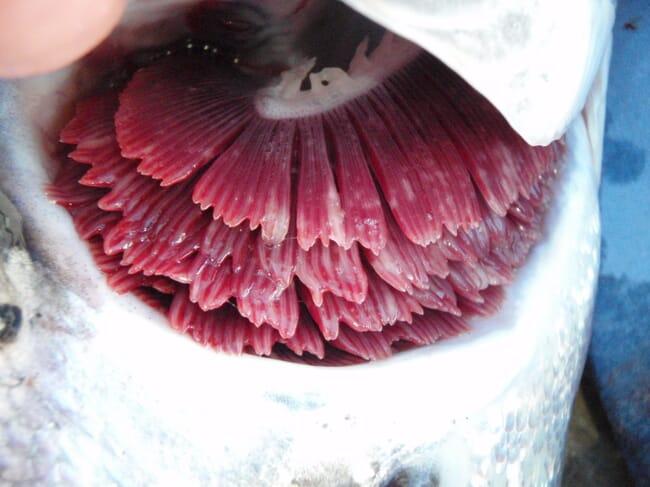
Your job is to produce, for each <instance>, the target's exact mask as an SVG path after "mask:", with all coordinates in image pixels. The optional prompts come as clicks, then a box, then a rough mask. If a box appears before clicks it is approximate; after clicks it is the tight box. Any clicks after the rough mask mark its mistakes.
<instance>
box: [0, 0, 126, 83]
mask: <svg viewBox="0 0 650 487" xmlns="http://www.w3.org/2000/svg"><path fill="white" fill-rule="evenodd" d="M125 6H126V0H67V1H65V2H61V1H60V0H29V1H25V0H3V2H2V3H0V76H2V77H21V76H29V75H34V74H41V73H45V72H48V71H52V70H55V69H57V68H60V67H62V66H65V65H66V64H69V63H71V62H73V61H74V60H76V59H78V58H79V57H81V56H83V55H84V54H86V53H87V52H88V51H90V50H91V49H92V48H93V47H95V46H97V44H99V43H100V42H101V41H102V40H103V39H104V38H105V37H106V36H108V34H110V32H111V31H112V30H113V28H114V27H115V25H117V23H118V22H119V19H120V17H121V16H122V14H123V12H124V9H125Z"/></svg>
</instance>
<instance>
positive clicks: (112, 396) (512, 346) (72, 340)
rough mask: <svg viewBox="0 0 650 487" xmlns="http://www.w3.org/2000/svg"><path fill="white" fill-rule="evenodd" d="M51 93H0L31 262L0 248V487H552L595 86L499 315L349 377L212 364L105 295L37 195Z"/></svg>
mask: <svg viewBox="0 0 650 487" xmlns="http://www.w3.org/2000/svg"><path fill="white" fill-rule="evenodd" d="M607 65H608V59H606V57H605V58H604V59H603V61H602V63H601V74H603V76H604V79H606V72H607ZM60 76H61V82H60V83H59V84H58V86H63V87H65V86H67V84H66V83H69V79H70V78H68V77H66V76H63V75H60ZM47 84H48V83H46V82H44V81H38V80H36V81H35V80H31V81H30V82H26V83H25V84H20V83H19V84H17V85H4V86H3V87H2V90H3V91H2V92H1V94H2V100H3V106H2V110H3V112H2V113H1V114H0V120H2V124H3V125H2V126H3V128H4V131H3V133H2V137H3V140H2V145H3V149H6V150H4V151H3V153H4V155H3V160H2V167H1V170H2V180H3V187H2V189H3V191H5V192H6V193H7V194H9V195H10V197H11V199H12V200H13V201H14V203H15V204H16V206H17V207H18V210H19V211H20V213H21V214H22V215H23V216H24V218H25V228H26V233H27V235H28V240H29V244H30V251H31V255H28V254H27V253H26V252H24V251H22V250H20V249H19V248H16V247H14V248H11V249H10V250H8V251H7V252H6V255H7V260H6V262H7V263H6V265H5V266H4V276H2V277H0V279H3V281H0V282H3V284H4V283H5V282H6V283H7V286H0V289H2V290H3V291H1V292H3V293H7V294H5V295H3V296H1V297H2V299H3V301H7V302H11V303H16V304H18V305H19V306H20V307H21V309H22V310H23V313H24V316H25V317H26V322H29V323H30V325H29V326H23V329H22V330H21V332H20V333H19V335H18V338H17V341H16V342H14V343H13V344H11V345H5V346H3V349H2V352H1V354H0V360H2V367H1V368H2V370H3V371H5V373H4V374H3V375H4V380H3V385H2V387H3V388H5V390H6V391H7V395H6V397H7V398H8V399H7V400H6V401H3V403H2V411H3V413H2V417H3V419H5V421H4V422H3V428H4V430H3V433H4V435H5V438H6V440H4V441H5V442H4V443H3V444H1V445H0V454H1V457H2V459H3V462H4V464H6V465H8V467H7V468H6V469H4V470H3V472H2V475H3V480H9V481H24V480H34V481H40V482H42V483H53V482H59V483H65V484H70V485H87V484H89V483H91V484H92V483H97V482H100V481H103V480H105V481H106V482H109V481H113V482H114V481H117V483H127V484H129V483H138V484H139V483H156V484H166V483H169V484H170V485H171V484H174V483H176V484H178V483H181V482H183V483H187V482H188V481H189V482H190V483H191V482H192V481H194V483H201V482H203V483H219V484H226V485H228V484H235V485H236V484H256V485H288V484H291V483H292V482H295V483H298V484H300V483H301V482H303V483H306V482H312V483H316V484H318V483H319V482H320V483H322V484H332V482H333V481H338V482H340V483H341V484H346V483H352V482H356V483H358V484H361V485H383V484H386V483H389V482H390V481H391V480H396V479H399V478H403V477H405V478H410V479H422V482H423V483H426V482H430V483H434V482H435V480H437V481H438V482H439V485H442V486H446V485H468V484H470V482H473V483H474V484H475V485H483V484H484V485H487V484H488V483H489V482H491V481H492V482H498V481H500V480H503V479H506V478H508V479H515V480H513V482H514V483H517V480H516V479H526V480H529V479H530V481H533V483H535V484H539V485H554V484H557V482H558V481H559V472H560V468H561V451H562V447H563V436H564V432H565V431H566V424H567V420H568V414H569V407H570V404H571V399H572V397H573V395H574V393H575V387H576V383H577V380H578V377H579V372H580V370H581V368H582V363H583V360H584V353H585V348H586V343H587V339H588V334H589V322H590V319H589V318H590V313H591V308H592V304H593V293H594V288H595V279H596V275H597V266H598V245H599V224H598V216H597V202H596V192H597V179H598V177H597V171H596V167H597V165H598V164H597V150H598V147H599V146H600V144H601V143H602V131H601V132H600V135H599V133H598V127H602V113H601V114H600V115H599V110H598V106H602V104H603V103H604V101H603V100H604V92H605V87H604V86H603V83H602V82H601V84H600V85H598V83H596V84H595V85H594V91H593V92H592V93H591V94H590V95H589V100H591V101H590V102H589V103H588V104H587V106H586V107H585V110H584V112H583V113H584V114H585V115H584V116H583V115H582V114H579V115H577V116H576V117H575V118H574V120H573V122H572V124H571V127H570V129H569V131H568V133H567V137H568V147H569V148H570V149H569V156H568V157H569V159H570V161H568V162H567V164H566V169H565V170H564V171H565V173H564V174H563V176H562V180H561V182H560V183H559V187H558V190H557V192H558V196H557V197H556V200H555V203H554V206H553V209H552V210H551V213H550V214H549V216H548V218H547V220H548V223H547V227H546V232H547V238H546V239H545V240H544V242H542V243H541V244H539V245H538V246H537V247H536V248H535V250H534V252H533V254H532V255H531V257H530V259H529V262H528V263H527V264H526V266H525V267H524V268H523V269H522V270H521V271H520V273H519V276H518V279H517V282H516V283H515V284H514V285H513V286H511V287H510V288H509V289H508V299H507V302H506V305H505V306H504V307H503V308H502V310H501V311H500V312H499V313H498V314H497V315H495V316H493V317H492V318H490V319H489V321H482V322H480V323H479V322H477V323H475V324H474V327H475V330H474V331H473V332H472V333H471V334H470V335H468V336H463V337H459V338H456V339H453V340H450V341H447V342H444V343H441V344H438V345H435V346H433V347H426V348H422V349H418V350H413V351H410V352H403V353H402V354H399V355H397V356H396V357H394V358H392V359H390V360H388V361H384V362H377V363H372V364H364V365H358V366H354V367H346V368H314V367H305V366H301V365H296V364H289V363H284V362H279V361H270V360H265V359H260V358H257V357H249V356H242V357H232V356H226V355H215V354H214V353H213V352H212V351H211V350H206V349H200V348H198V347H197V346H196V345H195V344H193V343H191V342H190V341H189V340H185V339H182V338H179V337H178V336H177V335H176V334H174V333H173V332H171V331H169V329H168V328H167V326H166V325H165V323H164V319H163V318H162V316H160V315H158V314H157V313H156V312H154V311H152V310H151V309H149V308H148V307H146V306H144V305H143V304H142V303H140V302H139V301H137V300H136V299H134V298H133V297H130V296H120V297H117V296H115V295H114V294H113V293H112V292H111V291H110V290H109V289H108V288H107V287H106V286H105V285H104V281H103V278H102V276H101V275H100V274H99V273H98V271H97V270H96V268H95V266H94V264H93V263H92V259H91V258H90V255H89V254H88V251H87V249H86V248H85V246H84V245H83V244H81V243H80V242H78V241H72V239H71V236H72V235H74V229H73V228H72V225H71V223H70V221H69V219H68V218H67V215H66V213H65V212H64V211H63V210H61V209H59V208H56V207H54V206H53V205H52V204H51V202H49V201H48V200H47V199H46V197H45V196H43V193H42V191H41V190H40V188H41V185H42V184H44V183H46V182H47V181H48V180H49V177H50V174H48V167H47V165H43V164H42V161H43V160H47V159H48V158H49V157H50V156H51V154H50V153H49V152H48V149H47V147H46V146H44V145H43V144H41V143H39V140H40V139H41V136H42V130H41V128H42V127H38V126H34V125H32V124H30V123H26V124H24V125H23V124H21V123H20V119H23V120H26V119H29V118H30V117H28V116H26V114H25V113H23V112H22V110H23V108H26V109H27V111H29V110H28V107H30V106H31V107H34V109H36V107H38V103H37V100H38V96H39V95H38V93H42V92H41V91H40V90H42V89H48V88H43V86H44V85H47ZM64 98H65V97H62V100H64ZM25 100H27V102H25ZM30 100H31V101H30ZM23 103H27V105H23ZM62 104H63V101H62ZM57 113H58V112H57V111H53V116H52V118H51V119H50V121H49V122H47V123H45V122H44V125H47V124H48V123H52V124H56V118H57V117H56V114H57ZM590 113H591V114H592V115H590V116H589V115H587V114H590ZM599 117H600V118H599ZM8 120H11V121H12V123H11V124H9V123H8ZM16 121H18V123H15V122H16ZM590 127H591V128H590ZM599 137H600V139H599ZM18 161H20V162H18ZM16 164H20V167H21V173H20V174H17V172H16V171H15V168H16ZM8 181H11V183H10V184H7V182H8ZM560 276H561V277H560ZM5 290H9V291H5ZM34 452H36V453H34ZM161 459H165V461H164V462H161V461H160V460H161ZM534 480H538V482H535V481H534ZM414 481H415V480H414ZM481 482H483V484H482V483H481Z"/></svg>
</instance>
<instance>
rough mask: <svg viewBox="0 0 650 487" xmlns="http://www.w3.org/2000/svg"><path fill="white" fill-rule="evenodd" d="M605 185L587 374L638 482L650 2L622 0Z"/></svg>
mask: <svg viewBox="0 0 650 487" xmlns="http://www.w3.org/2000/svg"><path fill="white" fill-rule="evenodd" d="M607 103H608V105H607V118H606V129H605V146H604V157H603V172H602V178H603V179H602V186H601V194H600V201H601V214H602V228H603V241H602V244H603V246H602V264H601V271H600V280H599V286H598V296H597V301H596V309H595V313H594V324H593V337H592V343H591V347H590V351H589V360H588V364H587V377H589V378H590V379H591V380H592V381H593V382H594V383H595V385H596V387H597V389H598V392H599V394H600V399H601V401H602V404H603V407H604V408H605V411H606V413H607V415H608V419H609V422H610V424H611V426H612V429H613V432H614V435H615V437H616V440H617V442H618V444H619V446H620V447H621V449H622V450H623V453H624V455H625V457H626V460H627V463H628V467H629V470H630V473H631V474H632V476H633V477H634V478H635V480H636V481H637V484H638V485H642V486H646V485H650V333H649V330H650V167H648V158H649V155H650V2H648V0H621V1H619V4H618V8H617V19H616V24H615V27H614V48H613V52H612V61H611V67H610V77H609V92H608V99H607Z"/></svg>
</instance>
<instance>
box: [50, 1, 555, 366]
mask: <svg viewBox="0 0 650 487" xmlns="http://www.w3.org/2000/svg"><path fill="white" fill-rule="evenodd" d="M327 5H328V8H322V7H318V6H313V4H312V2H299V3H298V4H297V5H296V8H295V9H292V10H290V11H289V12H283V13H282V14H281V15H280V14H278V13H277V12H269V11H266V10H264V9H261V8H259V7H252V6H250V5H248V4H246V5H243V4H240V3H231V2H226V3H224V2H203V3H201V4H199V5H198V6H194V7H192V8H189V9H186V10H184V11H183V15H182V19H183V23H184V25H185V26H186V32H184V35H183V38H182V39H179V40H176V41H173V42H171V43H169V44H165V45H164V46H161V47H160V48H155V49H151V48H148V49H146V50H141V51H135V52H131V53H129V54H128V55H126V56H125V57H124V58H123V60H122V61H121V62H120V63H118V64H119V65H118V66H116V67H115V69H114V70H113V72H112V73H111V74H110V75H109V76H103V77H102V78H101V80H102V81H100V82H98V83H97V84H96V86H94V88H93V90H92V92H93V93H92V95H90V96H86V95H84V96H81V97H80V98H79V100H78V101H77V103H76V111H75V115H74V117H73V118H72V119H71V120H70V121H69V122H68V123H67V125H66V126H65V127H64V129H63V130H62V132H61V137H60V138H61V142H62V143H64V144H68V145H69V146H70V150H69V155H68V157H66V158H65V159H64V160H63V161H62V162H61V167H60V170H59V173H58V176H57V177H56V179H55V181H54V182H53V183H52V184H51V185H50V186H49V187H48V188H47V191H48V193H49V195H50V197H51V198H52V199H53V200H54V201H56V202H57V203H58V204H59V205H61V206H63V207H65V208H66V209H67V210H68V212H69V213H70V215H71V216H72V219H73V222H74V224H75V227H76V229H77V232H78V234H79V236H80V237H81V238H82V239H84V240H86V241H87V242H88V244H89V246H90V249H91V252H92V254H93V256H94V258H95V260H96V263H97V265H98V267H99V268H100V269H101V270H102V272H103V273H104V274H105V275H106V277H107V281H108V283H109V285H110V286H111V287H112V288H113V289H114V290H115V291H116V292H118V293H127V292H132V293H135V294H136V295H138V296H139V297H140V298H141V299H143V300H144V301H145V302H147V303H149V304H151V305H152V306H154V307H156V308H157V309H159V310H160V311H161V312H163V313H165V314H166V315H167V316H168V319H169V323H170V325H171V326H172V327H173V328H175V329H177V330H178V331H179V332H181V333H185V334H188V335H189V336H191V337H192V338H193V339H194V340H196V341H197V342H199V343H201V344H203V345H209V346H211V347H213V348H215V349H217V350H220V351H224V352H228V353H245V352H246V353H255V354H258V355H264V356H271V357H275V358H281V359H285V360H291V361H299V362H305V363H311V364H327V365H343V364H351V363H357V362H359V361H364V360H376V359H382V358H386V357H389V356H390V355H392V354H393V353H395V352H399V351H401V350H404V349H408V348H411V347H414V346H422V345H428V344H431V343H433V342H435V341H437V340H440V339H443V338H449V337H453V336H456V335H458V334H460V333H465V332H468V331H470V329H471V327H470V325H471V323H470V321H471V320H472V319H473V318H474V317H477V316H488V315H491V314H493V313H494V312H496V310H497V309H498V307H499V305H500V303H501V301H502V300H503V298H504V289H503V288H504V286H506V285H507V284H509V283H510V282H512V281H513V279H514V277H515V272H516V270H517V269H518V268H519V267H521V266H522V265H523V263H524V261H525V258H526V255H527V254H528V252H529V250H530V248H531V247H532V246H533V245H534V244H535V242H537V241H538V240H540V238H541V237H542V227H543V219H544V214H545V212H546V210H547V208H548V206H549V203H550V200H551V198H552V186H553V180H554V179H555V177H556V175H557V173H558V170H559V169H560V161H561V159H562V156H563V154H564V142H563V141H562V140H560V141H557V142H554V143H553V144H551V145H549V146H547V147H531V146H529V145H528V144H526V143H525V142H524V141H523V139H522V138H521V137H519V135H517V133H516V132H515V131H514V130H512V129H511V128H510V126H509V125H508V124H507V122H506V121H505V120H504V119H503V117H502V116H501V115H500V114H499V113H498V111H497V110H496V109H495V108H494V107H493V106H492V105H491V104H490V103H489V102H488V101H486V100H485V99H484V98H483V97H482V96H481V95H479V94H478V93H477V92H476V91H474V90H473V89H472V88H471V87H470V86H469V85H468V84H466V83H465V82H464V81H463V80H462V79H461V78H459V77H458V76H457V75H455V74H454V73H453V72H452V71H451V70H449V69H448V68H446V67H445V66H444V65H443V64H442V63H441V62H439V61H438V60H436V59H435V58H434V57H432V56H431V55H429V54H428V53H426V52H424V51H422V50H421V49H419V48H418V47H417V46H416V45H414V44H412V43H410V42H408V41H405V40H404V39H402V38H400V37H398V36H395V35H393V34H391V33H390V32H385V31H384V30H383V29H382V28H381V27H379V26H377V25H375V24H373V23H371V22H370V21H368V20H366V19H364V18H363V17H360V16H359V15H358V14H355V13H354V12H353V11H351V10H349V9H348V8H347V7H344V6H343V5H342V4H338V3H336V4H327ZM334 32H335V33H336V34H333V33H334ZM188 34H189V36H190V37H187V35H188ZM98 52H101V49H100V51H98ZM87 62H88V63H91V62H96V59H95V58H93V57H92V56H91V57H90V58H89V60H88V61H87Z"/></svg>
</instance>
